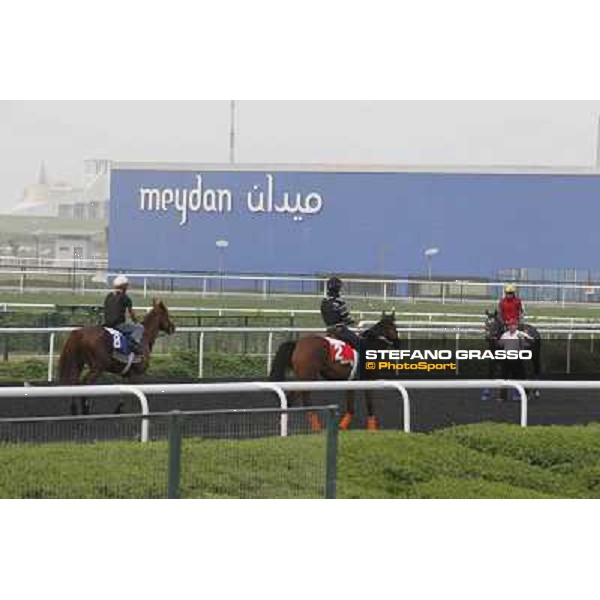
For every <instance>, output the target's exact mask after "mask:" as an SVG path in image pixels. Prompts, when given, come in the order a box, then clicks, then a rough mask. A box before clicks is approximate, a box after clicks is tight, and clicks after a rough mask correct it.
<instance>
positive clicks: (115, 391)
mask: <svg viewBox="0 0 600 600" xmlns="http://www.w3.org/2000/svg"><path fill="white" fill-rule="evenodd" d="M124 394H132V395H133V396H135V397H136V398H137V399H138V400H139V402H140V408H141V412H142V428H141V433H140V440H141V441H142V442H147V441H148V419H144V418H143V415H147V414H149V412H150V410H149V408H148V400H147V398H146V396H145V395H144V393H143V392H142V391H141V390H140V389H139V388H138V387H135V386H132V385H87V386H81V385H57V386H53V387H35V386H19V387H15V386H11V387H0V398H56V397H61V398H63V397H67V398H80V397H82V396H86V397H87V396H92V397H94V396H95V397H98V396H121V395H124Z"/></svg>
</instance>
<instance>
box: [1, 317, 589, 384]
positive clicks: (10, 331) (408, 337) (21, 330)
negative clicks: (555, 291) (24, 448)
mask: <svg viewBox="0 0 600 600" xmlns="http://www.w3.org/2000/svg"><path fill="white" fill-rule="evenodd" d="M75 329H77V327H0V335H2V334H7V335H18V334H39V333H45V334H48V335H49V341H48V376H47V380H48V381H49V382H52V381H53V380H54V361H55V357H56V347H55V346H56V334H57V333H69V332H71V331H73V330H75ZM598 331H599V330H598V329H596V328H586V329H579V328H577V329H572V328H558V327H554V328H553V329H551V328H547V329H543V330H542V333H543V334H546V335H548V336H550V335H560V336H564V338H565V341H566V353H565V356H566V358H565V360H566V372H567V373H570V372H571V354H572V341H573V339H574V338H573V336H574V335H575V334H577V335H585V336H589V340H590V351H593V349H594V341H595V335H596V334H597V333H598ZM184 333H197V334H198V347H197V351H198V378H199V379H201V378H202V377H204V354H205V352H204V351H205V342H206V334H239V333H243V334H248V333H253V334H267V339H266V346H267V348H266V359H267V365H266V373H267V375H268V374H269V373H270V371H271V365H272V361H273V356H274V350H276V349H274V347H273V342H274V334H277V333H287V334H301V333H317V334H323V328H322V327H179V328H177V330H176V332H175V334H174V335H177V334H184ZM398 333H399V335H400V336H403V335H404V338H403V339H404V340H405V341H406V342H408V345H409V347H410V343H411V341H412V339H413V334H429V335H435V334H438V335H445V336H448V335H449V334H452V335H454V338H455V349H456V350H458V349H459V347H460V341H461V339H468V337H467V336H469V335H470V336H474V335H477V336H483V334H484V329H483V327H482V326H479V327H474V326H473V324H472V323H451V322H448V323H447V326H443V327H427V326H423V327H415V326H413V325H412V324H407V325H406V326H404V325H402V326H399V327H398ZM457 373H458V369H457Z"/></svg>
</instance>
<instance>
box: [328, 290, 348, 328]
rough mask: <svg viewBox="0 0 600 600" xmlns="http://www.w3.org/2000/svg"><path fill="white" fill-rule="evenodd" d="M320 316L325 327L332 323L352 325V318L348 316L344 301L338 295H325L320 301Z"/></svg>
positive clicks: (331, 325) (330, 325) (332, 324)
mask: <svg viewBox="0 0 600 600" xmlns="http://www.w3.org/2000/svg"><path fill="white" fill-rule="evenodd" d="M321 316H322V317H323V321H325V325H327V327H333V326H334V325H347V326H351V325H354V320H353V319H352V317H351V316H350V312H349V311H348V307H347V306H346V302H345V301H344V300H342V299H341V298H340V297H339V296H338V297H334V296H327V298H323V301H322V302H321Z"/></svg>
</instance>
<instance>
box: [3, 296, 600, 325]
mask: <svg viewBox="0 0 600 600" xmlns="http://www.w3.org/2000/svg"><path fill="white" fill-rule="evenodd" d="M60 306H61V305H59V304H51V303H34V302H0V311H2V312H8V311H10V310H13V309H20V308H25V309H44V310H46V309H47V310H51V311H56V310H58V308H59V307H60ZM78 306H80V307H81V308H90V309H92V308H93V309H98V310H100V309H102V306H101V305H99V304H78ZM133 308H134V310H139V311H148V310H150V308H152V307H151V306H147V305H135V306H134V307H133ZM598 308H599V310H600V306H599V307H598ZM392 309H395V307H390V308H388V312H390V310H392ZM170 311H171V312H172V313H174V314H178V313H194V314H198V316H202V315H203V314H204V313H209V316H218V317H226V316H228V315H231V316H244V315H248V316H253V317H260V316H277V315H281V316H285V317H296V316H316V317H319V318H320V316H321V311H320V310H318V309H312V308H260V307H240V308H232V307H225V306H215V307H208V306H171V307H170ZM353 313H354V314H356V315H357V316H358V319H359V321H361V322H362V321H365V322H368V321H366V320H365V317H379V316H381V311H380V310H356V311H353ZM396 317H401V318H402V317H410V320H409V321H407V323H410V324H413V325H414V324H415V323H418V322H419V321H418V320H415V319H423V323H426V324H427V325H430V326H438V325H439V322H438V321H434V319H440V318H450V319H456V320H457V321H458V320H460V319H469V321H468V323H469V324H471V325H472V324H477V322H481V321H482V319H483V318H484V314H483V313H482V312H478V313H468V312H437V311H436V312H423V311H419V312H413V311H406V310H404V309H402V308H398V310H397V313H396ZM527 321H528V322H529V321H535V322H536V326H538V324H537V321H540V323H539V326H541V327H544V326H547V327H551V326H555V325H556V323H554V322H555V321H556V322H562V323H565V324H569V325H570V326H571V327H576V326H578V325H580V324H581V325H582V326H584V325H589V326H590V327H598V328H600V312H599V314H598V316H597V317H594V316H590V317H560V316H553V315H530V316H528V317H527ZM546 321H547V322H546ZM398 322H399V323H402V321H398ZM452 323H453V324H455V321H453V322H452Z"/></svg>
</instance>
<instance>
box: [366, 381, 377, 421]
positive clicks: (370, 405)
mask: <svg viewBox="0 0 600 600" xmlns="http://www.w3.org/2000/svg"><path fill="white" fill-rule="evenodd" d="M365 400H366V404H367V431H377V430H378V429H379V421H378V420H377V417H376V416H375V411H374V409H373V394H372V392H371V390H365Z"/></svg>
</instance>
